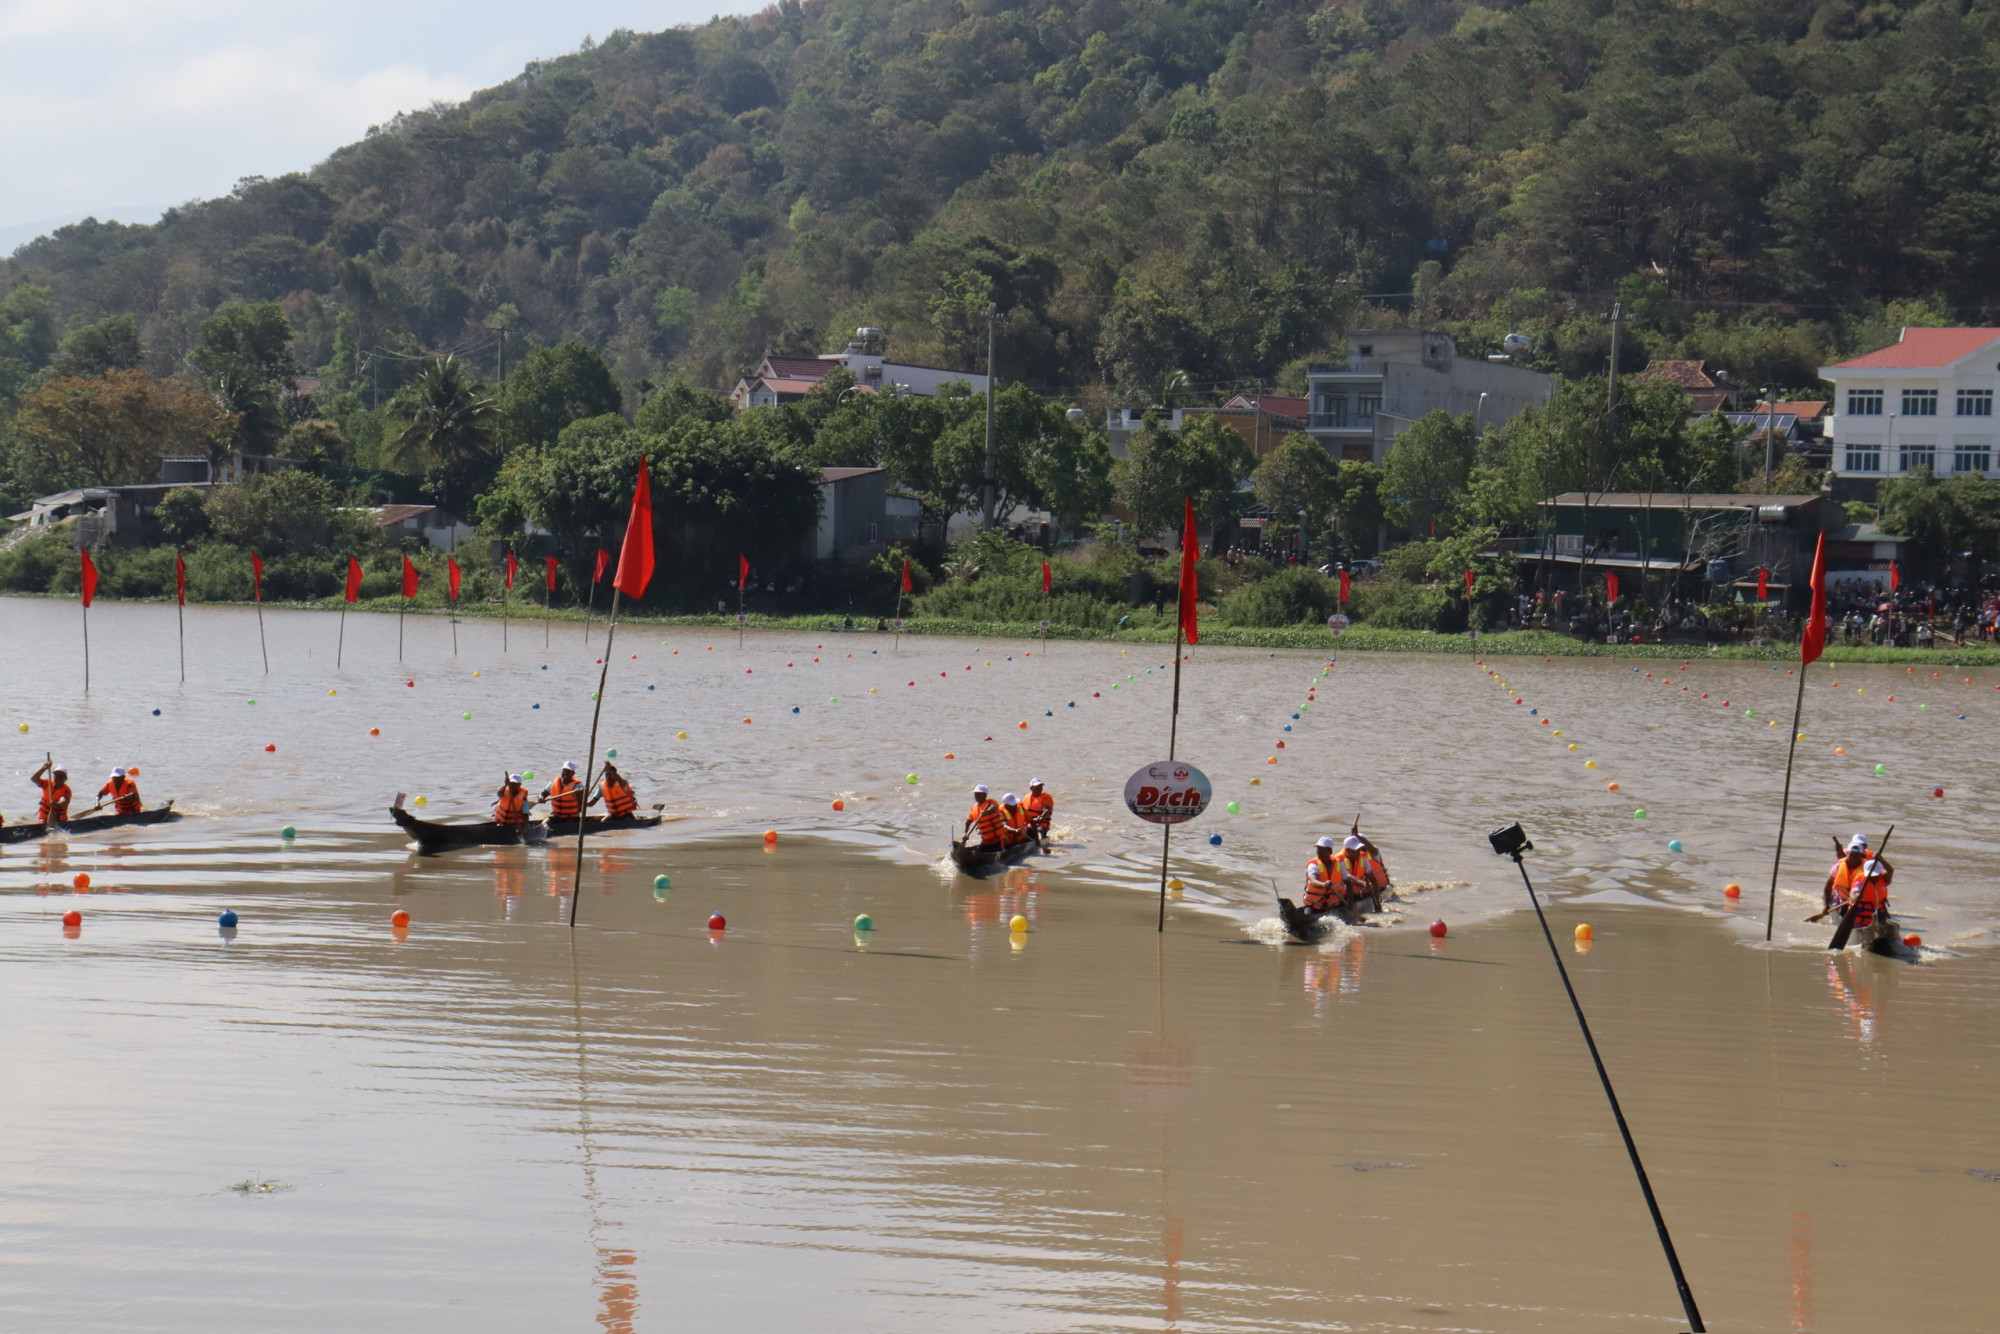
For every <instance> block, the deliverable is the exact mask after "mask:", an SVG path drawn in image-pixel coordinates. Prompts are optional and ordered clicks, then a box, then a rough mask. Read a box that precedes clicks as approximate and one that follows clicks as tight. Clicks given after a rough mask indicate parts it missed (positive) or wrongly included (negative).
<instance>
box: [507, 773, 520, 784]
mask: <svg viewBox="0 0 2000 1334" xmlns="http://www.w3.org/2000/svg"><path fill="white" fill-rule="evenodd" d="M507 781H508V782H510V783H518V782H520V781H521V775H519V774H508V775H507Z"/></svg>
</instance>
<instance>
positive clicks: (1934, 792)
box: [1931, 787, 1944, 797]
mask: <svg viewBox="0 0 2000 1334" xmlns="http://www.w3.org/2000/svg"><path fill="white" fill-rule="evenodd" d="M1931 795H1932V796H1933V797H1942V796H1943V795H1944V789H1943V788H1941V787H1934V788H1932V789H1931Z"/></svg>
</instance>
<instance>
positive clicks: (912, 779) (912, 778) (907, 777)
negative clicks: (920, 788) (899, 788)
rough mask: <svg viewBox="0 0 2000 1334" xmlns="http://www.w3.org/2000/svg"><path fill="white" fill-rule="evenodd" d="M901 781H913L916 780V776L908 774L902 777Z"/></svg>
mask: <svg viewBox="0 0 2000 1334" xmlns="http://www.w3.org/2000/svg"><path fill="white" fill-rule="evenodd" d="M903 781H904V782H905V783H915V782H916V781H917V776H916V775H915V774H909V775H907V776H906V777H905V778H904V779H903Z"/></svg>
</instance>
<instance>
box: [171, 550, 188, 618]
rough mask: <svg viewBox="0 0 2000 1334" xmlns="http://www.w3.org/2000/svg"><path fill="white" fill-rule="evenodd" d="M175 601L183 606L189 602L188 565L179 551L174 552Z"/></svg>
mask: <svg viewBox="0 0 2000 1334" xmlns="http://www.w3.org/2000/svg"><path fill="white" fill-rule="evenodd" d="M174 601H175V602H178V603H179V604H180V605H181V606H183V607H185V606H187V604H188V567H187V562H186V561H185V560H183V559H181V553H180V552H178V551H176V552H175V553H174Z"/></svg>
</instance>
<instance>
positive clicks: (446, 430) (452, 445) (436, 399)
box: [384, 356, 500, 514]
mask: <svg viewBox="0 0 2000 1334" xmlns="http://www.w3.org/2000/svg"><path fill="white" fill-rule="evenodd" d="M498 411H499V408H498V406H497V405H496V404H495V402H494V399H493V396H492V394H491V393H489V392H488V391H487V388H486V385H485V384H484V383H482V382H481V381H480V380H478V379H477V378H475V377H473V376H472V375H470V374H469V373H468V372H467V370H466V366H465V363H464V362H462V361H460V360H459V359H458V358H457V357H451V356H444V357H436V358H433V359H432V361H431V363H430V364H429V365H428V366H425V367H424V369H423V371H422V373H420V374H419V375H418V376H417V378H416V379H414V380H412V381H410V383H408V384H406V385H404V386H403V388H402V389H400V390H398V391H397V393H396V396H395V397H394V398H393V399H391V400H390V401H389V413H390V416H391V417H392V418H393V419H394V420H397V421H400V422H401V423H402V424H403V429H402V430H401V431H399V432H397V434H396V438H395V439H394V440H393V441H392V442H390V446H389V450H388V457H387V458H386V459H385V460H384V461H385V462H387V463H388V464H389V465H390V466H391V467H394V468H398V469H415V468H421V469H422V470H423V475H424V490H425V491H427V492H428V493H429V494H430V495H431V497H432V499H434V500H436V501H437V502H438V503H439V504H440V505H444V506H446V507H448V508H450V509H452V510H454V511H456V512H458V513H460V514H463V513H466V512H468V511H467V507H468V506H469V505H470V504H471V501H472V497H473V496H474V495H476V494H477V493H478V492H479V491H481V490H483V489H484V488H485V486H486V484H487V483H489V482H491V481H492V480H493V475H494V473H495V472H496V471H498V469H499V467H500V450H499V446H498V443H497V441H496V440H495V437H494V433H493V430H492V425H493V420H492V419H493V417H494V415H495V414H496V413H497V412H498Z"/></svg>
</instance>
